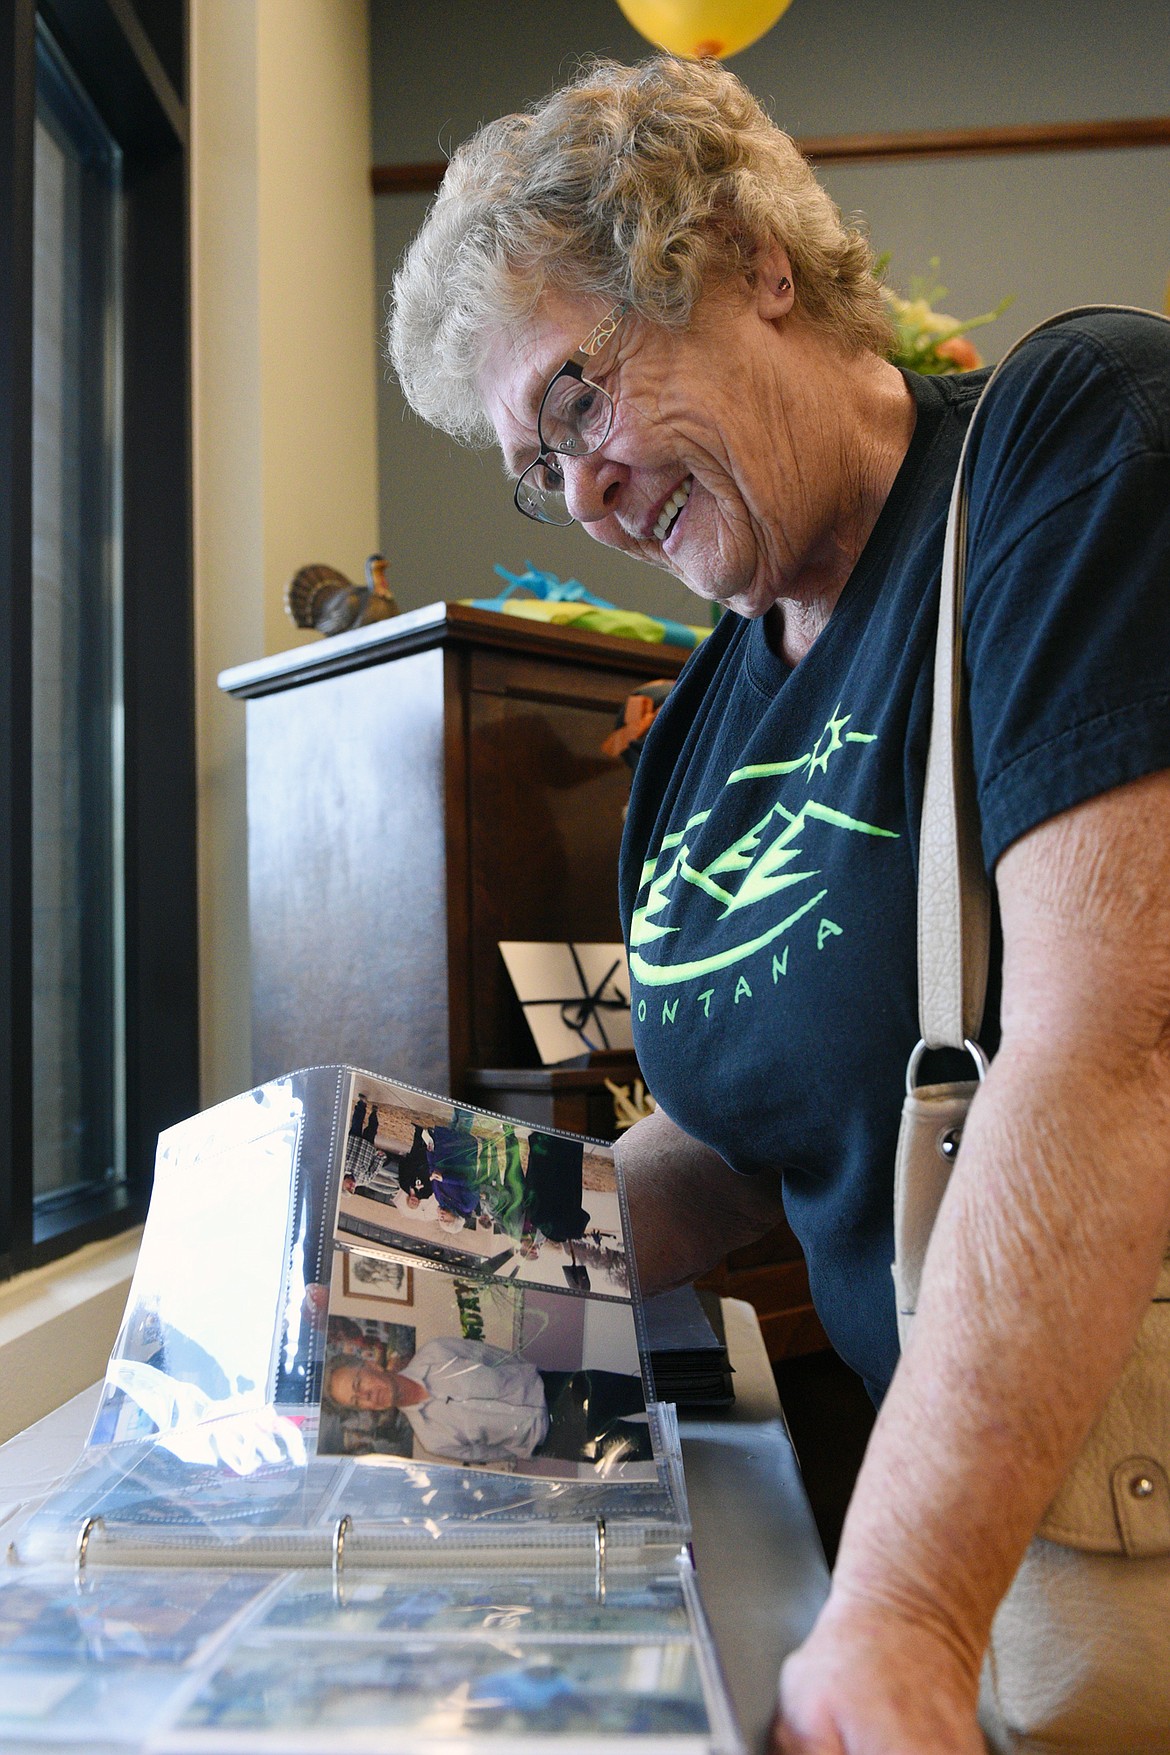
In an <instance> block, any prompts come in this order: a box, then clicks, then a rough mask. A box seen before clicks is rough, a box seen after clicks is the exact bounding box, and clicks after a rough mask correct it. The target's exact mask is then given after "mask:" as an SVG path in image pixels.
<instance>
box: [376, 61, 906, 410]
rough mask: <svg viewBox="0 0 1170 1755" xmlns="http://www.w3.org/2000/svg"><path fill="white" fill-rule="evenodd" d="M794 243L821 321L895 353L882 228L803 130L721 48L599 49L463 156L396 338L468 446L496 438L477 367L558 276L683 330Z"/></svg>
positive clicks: (435, 218) (416, 263) (442, 194)
mask: <svg viewBox="0 0 1170 1755" xmlns="http://www.w3.org/2000/svg"><path fill="white" fill-rule="evenodd" d="M773 244H779V245H780V246H781V247H782V248H783V249H784V250H785V251H786V252H787V254H788V257H789V260H790V261H791V263H792V266H793V280H794V283H795V292H796V303H797V307H798V309H799V310H800V311H801V312H802V314H803V315H804V317H805V318H806V319H807V320H808V321H809V322H810V323H812V324H814V325H816V326H817V327H818V328H820V329H821V330H823V331H826V332H828V333H829V334H831V335H832V336H833V337H835V338H836V340H837V341H838V343H839V344H840V345H841V347H842V348H843V349H844V350H845V351H846V352H849V353H857V352H860V351H862V350H863V349H866V348H870V349H873V350H874V351H875V352H877V353H885V352H888V351H889V348H890V345H891V330H890V323H889V319H888V317H887V315H886V311H885V307H884V304H883V301H882V297H881V293H880V290H879V287H878V283H877V280H876V278H875V274H874V262H873V255H872V252H871V250H870V247H869V244H868V242H867V240H866V238H865V237H864V236H863V235H862V233H861V232H859V231H857V230H856V229H855V228H853V227H850V226H847V225H845V224H843V223H842V219H841V215H840V213H839V211H838V209H837V207H836V206H835V204H834V202H833V201H832V200H831V198H830V197H829V195H828V194H827V193H826V192H825V190H824V189H822V188H821V186H820V184H819V183H818V182H817V180H816V177H815V176H814V175H813V172H812V169H811V167H810V166H809V164H808V163H807V161H806V160H805V159H804V158H802V156H801V154H800V152H799V151H798V150H797V147H796V146H795V144H794V143H793V141H792V140H791V139H790V138H789V137H788V135H787V134H784V133H783V132H782V131H781V130H780V129H779V128H777V127H776V125H775V123H774V122H772V121H771V120H770V119H769V117H768V116H767V115H765V113H764V111H763V109H762V108H761V107H760V105H759V104H758V103H757V102H756V99H755V98H754V97H753V96H752V95H751V93H750V92H749V91H748V90H747V89H746V87H744V86H743V85H741V83H740V82H739V80H738V79H737V78H736V77H735V75H734V74H733V73H729V72H728V71H727V69H726V68H725V67H723V66H721V65H720V64H719V63H718V62H716V61H697V62H696V61H678V60H675V59H674V58H673V57H672V56H669V55H655V56H653V57H651V58H650V59H648V60H646V61H643V62H640V63H639V64H638V65H637V66H634V67H624V66H622V65H621V64H620V63H618V62H616V61H593V62H591V63H590V64H589V65H588V66H586V67H585V69H584V70H583V71H582V72H581V73H580V74H579V75H578V77H577V78H576V79H575V80H573V81H572V83H571V84H569V85H567V86H565V87H563V88H562V89H561V90H560V91H556V92H553V93H552V95H551V96H550V97H547V98H545V99H543V100H542V101H541V102H539V103H537V104H534V105H533V106H532V108H531V110H529V111H528V112H526V113H524V114H522V115H515V116H503V117H501V118H500V120H499V121H496V122H490V123H488V124H487V125H486V126H485V127H483V128H481V129H479V131H478V132H477V133H476V134H474V135H473V136H472V137H471V139H470V140H468V141H466V142H465V143H464V144H463V145H462V146H461V147H460V148H459V149H458V151H457V152H456V153H455V155H454V156H453V158H452V159H451V162H450V164H449V165H448V167H447V172H446V175H445V176H444V178H443V182H442V186H441V188H440V190H439V193H438V195H437V197H436V199H435V201H434V204H433V206H432V207H431V209H430V212H429V214H428V215H427V218H426V221H425V223H424V225H423V227H422V230H421V231H420V232H419V234H418V236H417V237H416V238H415V240H414V242H413V243H412V244H411V245H410V248H409V249H408V250H407V252H406V255H405V257H404V258H403V262H402V266H401V267H400V269H399V271H398V273H397V274H396V276H395V278H394V287H393V293H392V297H391V309H390V315H389V318H388V321H387V325H386V338H387V345H388V351H389V354H390V359H391V362H392V364H393V367H394V370H395V372H396V373H397V375H398V378H399V381H400V383H401V385H402V388H403V391H404V393H405V395H406V398H407V401H408V402H409V403H410V404H411V406H412V407H413V408H414V409H415V410H416V411H417V412H418V413H419V414H420V415H422V416H423V418H424V419H426V420H428V421H430V422H431V423H432V424H433V425H434V426H437V427H441V428H442V429H443V431H444V432H447V433H450V434H451V435H452V436H453V437H454V438H458V439H461V440H463V441H464V442H466V443H469V444H484V443H487V444H490V443H491V442H492V440H493V439H494V437H495V435H494V433H493V431H492V427H491V424H490V422H489V421H488V419H487V416H486V415H485V413H484V410H483V405H482V402H481V399H480V396H479V392H478V388H477V378H478V374H479V371H480V368H481V366H482V364H483V361H484V359H485V357H486V354H487V352H488V350H489V348H490V346H491V344H492V341H493V339H494V338H495V337H497V336H498V334H499V333H500V331H501V330H503V329H505V328H507V327H508V326H509V325H511V324H514V323H517V322H523V321H524V320H525V319H526V318H528V317H530V316H531V315H532V313H533V311H534V310H535V309H536V306H537V303H538V302H539V300H540V297H541V295H542V293H543V292H544V291H545V289H546V287H551V288H555V289H556V290H558V291H560V292H567V293H571V294H597V295H599V296H600V297H601V298H603V299H604V300H605V301H606V303H607V304H610V305H613V304H617V303H619V302H620V303H624V304H625V305H627V306H628V307H629V309H630V310H632V311H634V312H636V313H637V314H638V315H639V316H641V317H643V318H645V319H646V320H647V321H649V322H652V323H658V324H661V325H663V326H665V327H667V328H670V329H682V328H684V327H685V326H686V324H687V323H688V321H689V320H690V316H691V313H692V310H693V309H694V306H695V303H696V301H697V300H698V299H699V297H700V295H701V294H702V293H703V291H704V290H705V289H706V288H708V287H712V286H716V285H719V284H727V283H735V282H737V281H738V282H740V283H741V284H743V283H747V282H749V281H750V279H751V277H752V275H753V273H754V270H755V267H756V264H757V261H758V259H759V257H760V256H761V254H762V253H763V252H764V251H766V250H767V249H768V248H769V246H771V245H773Z"/></svg>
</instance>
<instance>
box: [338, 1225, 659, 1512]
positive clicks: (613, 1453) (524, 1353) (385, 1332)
mask: <svg viewBox="0 0 1170 1755" xmlns="http://www.w3.org/2000/svg"><path fill="white" fill-rule="evenodd" d="M346 1254H347V1252H346V1251H345V1250H344V1249H338V1250H337V1251H336V1252H335V1254H334V1260H333V1278H332V1284H331V1286H330V1295H329V1317H328V1323H327V1327H326V1345H325V1363H324V1367H323V1371H322V1385H321V1387H322V1395H321V1424H320V1431H319V1436H318V1441H317V1453H318V1455H319V1456H333V1455H345V1456H379V1455H380V1456H402V1457H409V1458H411V1459H412V1460H413V1461H415V1462H420V1461H421V1462H440V1463H456V1464H459V1465H461V1466H463V1467H478V1468H488V1469H493V1470H504V1471H507V1472H508V1473H514V1474H524V1475H533V1476H545V1477H550V1476H551V1477H553V1478H556V1479H561V1480H596V1479H605V1480H611V1479H612V1480H634V1481H643V1480H652V1479H654V1478H655V1473H656V1471H655V1465H654V1455H653V1445H652V1439H651V1433H650V1427H649V1424H648V1421H647V1416H646V1397H645V1390H644V1387H643V1383H642V1375H641V1369H640V1362H639V1356H638V1343H637V1335H636V1331H635V1328H634V1319H633V1311H632V1309H631V1307H630V1305H629V1304H627V1303H621V1302H618V1301H617V1300H613V1299H592V1298H579V1297H575V1296H573V1295H572V1294H571V1293H567V1292H557V1291H552V1290H550V1289H549V1288H547V1287H533V1286H519V1285H514V1284H511V1283H502V1282H500V1281H498V1280H485V1279H479V1280H471V1279H465V1278H462V1277H461V1276H460V1275H459V1274H457V1273H451V1272H449V1271H447V1270H444V1269H442V1268H438V1267H435V1266H432V1265H429V1264H423V1263H415V1265H414V1270H413V1302H412V1304H411V1307H410V1309H409V1311H404V1312H403V1313H402V1314H403V1315H404V1316H408V1317H409V1322H399V1321H396V1320H394V1318H393V1314H392V1312H391V1310H390V1307H387V1313H386V1316H385V1317H372V1316H371V1315H370V1311H371V1309H372V1308H373V1307H372V1306H371V1305H370V1304H369V1303H368V1302H367V1301H365V1300H364V1299H362V1298H360V1297H359V1298H355V1297H354V1295H353V1292H352V1291H350V1292H349V1293H348V1294H347V1293H346V1289H345V1288H346V1284H347V1282H348V1284H349V1286H350V1287H352V1286H353V1285H354V1284H355V1276H354V1266H355V1265H356V1264H355V1262H354V1261H353V1260H351V1261H350V1263H349V1266H348V1270H347V1266H346ZM357 1283H359V1284H360V1280H359V1281H358V1282H357Z"/></svg>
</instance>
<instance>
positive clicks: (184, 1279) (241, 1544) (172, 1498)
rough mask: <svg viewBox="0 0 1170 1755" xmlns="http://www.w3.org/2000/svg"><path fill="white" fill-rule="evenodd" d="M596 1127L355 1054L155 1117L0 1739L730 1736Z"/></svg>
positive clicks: (5, 1612)
mask: <svg viewBox="0 0 1170 1755" xmlns="http://www.w3.org/2000/svg"><path fill="white" fill-rule="evenodd" d="M688 1536H689V1525H688V1520H687V1510H686V1500H685V1492H684V1488H683V1480H682V1470H681V1459H680V1453H679V1445H678V1429H677V1422H676V1420H675V1417H674V1410H673V1407H672V1406H670V1405H669V1404H664V1403H661V1402H659V1401H657V1400H656V1398H655V1393H654V1383H653V1377H652V1371H651V1364H650V1357H649V1352H648V1346H647V1331H646V1322H645V1316H644V1312H643V1307H642V1303H641V1300H640V1297H639V1293H638V1286H637V1273H636V1266H635V1262H634V1259H633V1255H632V1251H631V1250H630V1248H629V1227H628V1217H627V1212H626V1207H625V1201H624V1193H623V1190H622V1186H621V1181H620V1176H619V1174H618V1171H617V1167H616V1165H615V1163H614V1157H613V1152H612V1150H611V1148H609V1147H608V1146H605V1145H602V1144H599V1143H597V1142H594V1141H590V1140H585V1139H582V1138H581V1137H580V1136H577V1135H571V1134H565V1133H560V1132H557V1131H555V1130H552V1129H547V1128H540V1127H535V1126H531V1125H529V1124H526V1123H522V1122H519V1121H511V1120H508V1119H507V1118H505V1117H502V1116H497V1115H493V1114H489V1113H486V1112H485V1111H482V1110H479V1109H474V1108H471V1107H469V1106H468V1105H466V1104H463V1103H458V1102H454V1101H452V1100H451V1099H449V1098H440V1097H436V1096H432V1095H430V1094H428V1093H425V1092H421V1091H417V1090H414V1089H411V1088H410V1087H408V1086H405V1085H401V1084H396V1083H393V1082H391V1081H389V1080H386V1079H381V1078H377V1077H374V1076H373V1075H371V1074H368V1073H364V1072H359V1071H355V1070H354V1069H352V1068H348V1067H315V1068H312V1069H309V1070H307V1071H304V1072H300V1073H295V1074H291V1075H289V1076H288V1077H287V1078H284V1079H280V1080H277V1081H274V1082H273V1083H271V1084H268V1085H265V1086H262V1087H260V1088H259V1089H257V1090H255V1091H251V1092H248V1093H246V1094H245V1095H244V1096H241V1097H237V1098H234V1099H232V1100H231V1101H230V1102H227V1103H224V1104H221V1105H219V1106H218V1107H217V1108H214V1109H211V1110H209V1111H206V1112H205V1113H204V1114H202V1115H199V1116H196V1117H194V1118H192V1119H191V1120H189V1121H186V1122H183V1123H182V1124H180V1125H179V1126H176V1127H173V1128H171V1129H169V1130H168V1131H167V1132H165V1133H164V1134H163V1135H162V1136H161V1137H160V1140H159V1146H158V1155H157V1160H156V1170H155V1182H154V1192H153V1196H152V1200H151V1207H150V1213H149V1216H148V1219H147V1223H146V1228H145V1232H144V1236H143V1240H142V1245H141V1249H140V1252H139V1257H138V1263H137V1267H136V1270H135V1274H134V1279H133V1283H132V1286H131V1291H130V1297H129V1300H128V1304H127V1309H126V1313H125V1316H124V1318H123V1322H122V1326H121V1329H120V1332H119V1335H118V1338H117V1341H116V1344H115V1347H114V1350H113V1353H112V1355H111V1358H110V1361H109V1366H108V1369H107V1372H106V1377H105V1382H104V1384H103V1386H102V1391H101V1395H100V1400H99V1403H98V1407H97V1412H96V1414H95V1417H94V1421H93V1426H92V1429H91V1432H90V1435H89V1438H88V1441H87V1443H86V1446H85V1450H84V1452H83V1454H82V1457H81V1459H80V1460H79V1462H78V1463H77V1465H76V1466H75V1467H74V1469H73V1470H72V1471H71V1473H70V1474H69V1475H68V1476H67V1477H66V1478H65V1480H64V1481H63V1482H62V1483H61V1484H60V1485H59V1486H58V1487H57V1488H56V1490H55V1491H54V1492H53V1493H51V1494H50V1495H49V1497H48V1498H47V1500H46V1501H45V1502H44V1504H43V1505H42V1506H41V1507H40V1509H39V1510H37V1511H36V1512H35V1513H34V1514H33V1516H32V1517H31V1518H30V1519H29V1520H28V1522H27V1523H26V1524H25V1525H24V1527H23V1528H22V1529H21V1530H20V1531H19V1533H18V1536H17V1539H16V1542H15V1544H14V1545H13V1548H12V1549H10V1553H9V1560H10V1562H14V1564H10V1565H9V1566H8V1567H7V1568H5V1569H3V1571H2V1572H0V1740H5V1741H7V1740H8V1739H10V1738H12V1737H14V1736H18V1738H19V1741H20V1743H21V1745H22V1746H26V1745H27V1746H28V1747H30V1748H31V1747H38V1746H41V1745H42V1744H43V1745H44V1746H46V1747H48V1746H51V1745H53V1744H56V1745H57V1746H58V1747H60V1745H61V1744H62V1742H66V1741H68V1740H69V1739H70V1737H71V1736H72V1735H74V1734H77V1735H78V1737H79V1738H82V1733H83V1732H84V1735H83V1740H84V1743H85V1746H86V1747H87V1748H90V1749H101V1748H105V1747H107V1746H108V1747H109V1748H110V1749H123V1750H124V1749H127V1748H139V1747H140V1748H143V1749H150V1750H158V1751H168V1750H175V1751H178V1750H188V1749H190V1750H196V1749H199V1750H203V1749H206V1750H222V1751H226V1750H228V1749H231V1750H237V1749H251V1748H256V1749H265V1750H284V1749H288V1750H311V1751H334V1750H340V1749H350V1748H352V1749H355V1750H356V1749H362V1750H375V1749H377V1750H392V1751H393V1750H397V1749H400V1748H401V1749H402V1750H404V1751H405V1750H406V1749H408V1748H409V1749H411V1750H414V1749H419V1748H423V1749H429V1748H433V1749H435V1750H436V1751H438V1750H440V1749H447V1748H451V1749H454V1748H462V1747H465V1746H468V1745H470V1744H475V1743H478V1742H480V1741H494V1742H495V1743H496V1745H497V1746H498V1747H501V1748H502V1747H507V1748H509V1749H511V1748H513V1747H520V1748H527V1747H532V1748H534V1749H535V1748H537V1747H544V1746H545V1745H546V1744H547V1745H548V1746H549V1747H553V1746H555V1747H556V1748H557V1749H563V1750H566V1751H567V1750H570V1749H572V1748H573V1747H574V1746H575V1745H576V1744H577V1743H578V1742H579V1743H580V1745H581V1748H582V1749H584V1747H585V1746H586V1743H587V1744H588V1746H589V1747H590V1748H591V1749H592V1748H594V1747H595V1746H596V1745H597V1743H598V1742H599V1741H600V1742H601V1743H602V1745H603V1746H604V1747H605V1748H606V1749H610V1750H614V1751H617V1750H619V1749H622V1748H624V1747H625V1746H627V1745H629V1747H630V1748H635V1747H636V1748H638V1749H645V1748H647V1747H649V1746H652V1745H653V1744H655V1742H656V1741H657V1742H660V1745H661V1747H663V1748H666V1747H667V1746H669V1747H670V1748H671V1749H672V1750H673V1749H676V1748H677V1749H682V1750H686V1749H690V1750H694V1751H695V1752H696V1755H697V1752H698V1751H708V1750H709V1751H713V1752H714V1751H720V1752H722V1751H728V1752H731V1751H736V1750H738V1749H739V1747H740V1745H739V1742H738V1737H737V1733H736V1732H735V1729H734V1723H733V1719H732V1716H731V1713H730V1709H729V1706H728V1703H727V1698H726V1693H725V1690H724V1688H723V1686H722V1683H721V1680H720V1677H719V1673H718V1666H717V1663H716V1660H715V1656H714V1652H713V1649H712V1646H711V1642H710V1637H709V1633H708V1631H707V1628H706V1624H705V1621H704V1618H703V1614H702V1609H701V1605H700V1602H699V1598H698V1593H697V1590H696V1586H695V1580H694V1576H693V1572H692V1569H691V1564H690V1559H689V1549H688V1547H687V1541H688Z"/></svg>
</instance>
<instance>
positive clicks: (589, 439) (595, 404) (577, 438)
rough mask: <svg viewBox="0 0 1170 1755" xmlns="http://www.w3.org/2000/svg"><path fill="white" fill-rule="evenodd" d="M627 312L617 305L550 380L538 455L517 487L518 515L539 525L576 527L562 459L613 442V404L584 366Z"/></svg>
mask: <svg viewBox="0 0 1170 1755" xmlns="http://www.w3.org/2000/svg"><path fill="white" fill-rule="evenodd" d="M628 308H629V307H628V306H626V305H615V306H614V308H613V310H612V311H609V312H608V313H607V314H606V315H605V316H604V317H603V318H602V319H601V322H600V323H599V324H598V325H597V327H596V328H595V329H591V330H590V331H589V334H588V335H587V336H586V337H585V339H584V341H583V342H582V343H581V345H580V347H579V348H578V349H577V351H576V353H575V354H574V355H573V356H572V358H571V359H567V360H566V361H565V363H564V365H563V366H562V367H561V369H560V371H559V372H557V374H556V376H555V377H553V378H551V379H550V380H549V385H548V388H547V389H546V391H545V393H544V396H543V397H542V398H541V403H540V413H539V414H538V415H537V417H536V434H537V437H538V439H539V440H540V455H539V457H538V458H537V459H536V461H535V463H530V464H529V465H528V468H527V469H526V470H525V471H524V473H523V474H522V475H521V477H520V479H519V481H518V482H517V483H516V493H515V496H514V497H515V501H516V509H517V511H520V512H523V514H524V516H525V517H526V518H535V520H536V522H537V523H538V524H572V522H573V514H572V513H571V512H570V510H569V507H568V504H567V502H566V500H565V474H564V471H563V470H562V469H559V468H558V467H557V463H556V459H557V458H558V457H588V456H589V454H590V452H591V451H596V450H598V449H599V448H600V447H601V446H602V445H604V444H605V441H606V440H607V439H608V437H609V430H610V428H611V427H612V426H613V398H612V396H610V394H609V392H608V391H607V390H603V389H602V388H601V385H600V384H594V383H593V382H592V380H591V379H589V378H587V377H586V376H585V366H586V363H587V362H588V361H589V360H591V359H593V358H594V357H595V356H596V355H597V354H599V353H600V352H601V350H602V348H603V347H604V346H605V344H606V342H607V341H608V340H609V338H610V336H611V335H612V334H613V332H614V330H615V329H616V328H617V326H618V324H619V323H620V322H621V320H622V318H623V317H624V316H625V314H626V311H627V309H628Z"/></svg>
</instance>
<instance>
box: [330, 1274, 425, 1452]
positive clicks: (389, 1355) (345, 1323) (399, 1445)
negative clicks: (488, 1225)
mask: <svg viewBox="0 0 1170 1755" xmlns="http://www.w3.org/2000/svg"><path fill="white" fill-rule="evenodd" d="M365 1259H369V1258H365V1257H361V1256H358V1257H356V1258H355V1261H356V1262H360V1261H362V1260H365ZM353 1265H354V1264H353V1263H351V1262H350V1260H349V1258H348V1257H343V1258H342V1290H343V1296H344V1297H345V1298H346V1299H352V1298H353V1297H354V1296H355V1294H354V1293H353V1292H351V1291H350V1290H349V1286H350V1285H351V1284H352V1267H353ZM386 1265H387V1266H388V1267H394V1266H396V1265H397V1264H396V1263H393V1262H391V1263H387V1264H386ZM406 1271H407V1272H409V1269H407V1270H406ZM356 1296H357V1298H358V1300H359V1301H361V1300H362V1298H363V1293H362V1292H361V1291H360V1290H359V1291H358V1292H357V1294H356ZM325 1346H326V1359H327V1360H328V1358H329V1357H330V1356H337V1357H340V1358H345V1359H350V1360H353V1361H354V1362H355V1364H356V1365H357V1366H358V1367H359V1369H364V1370H369V1371H379V1372H381V1371H385V1372H395V1371H397V1370H398V1369H399V1368H400V1367H401V1366H403V1365H404V1364H405V1363H406V1361H407V1360H408V1359H409V1358H411V1356H412V1355H413V1353H414V1351H415V1331H414V1329H413V1328H411V1327H409V1326H408V1325H407V1324H406V1323H402V1322H379V1321H368V1320H365V1319H361V1318H355V1317H352V1316H347V1315H345V1314H344V1313H342V1312H334V1311H333V1310H332V1309H331V1311H330V1315H329V1321H328V1325H327V1328H326V1333H325ZM412 1451H413V1437H412V1434H411V1430H410V1426H409V1423H408V1422H407V1421H406V1419H405V1418H404V1417H403V1415H402V1414H401V1412H399V1410H398V1409H396V1408H395V1407H393V1406H389V1405H388V1406H383V1407H375V1406H373V1405H372V1404H371V1403H370V1401H369V1398H366V1400H365V1401H364V1402H359V1401H357V1400H354V1399H351V1400H350V1401H348V1402H346V1401H344V1400H342V1399H341V1398H340V1397H333V1396H329V1397H326V1398H323V1399H322V1404H321V1424H320V1427H319V1429H318V1434H317V1454H318V1455H319V1456H410V1455H411V1454H412Z"/></svg>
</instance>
